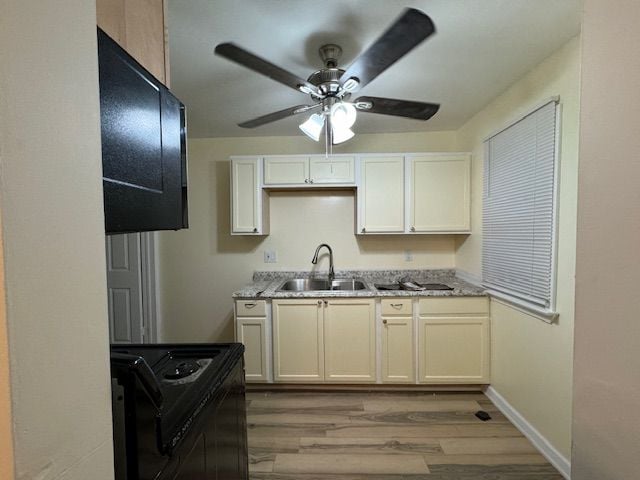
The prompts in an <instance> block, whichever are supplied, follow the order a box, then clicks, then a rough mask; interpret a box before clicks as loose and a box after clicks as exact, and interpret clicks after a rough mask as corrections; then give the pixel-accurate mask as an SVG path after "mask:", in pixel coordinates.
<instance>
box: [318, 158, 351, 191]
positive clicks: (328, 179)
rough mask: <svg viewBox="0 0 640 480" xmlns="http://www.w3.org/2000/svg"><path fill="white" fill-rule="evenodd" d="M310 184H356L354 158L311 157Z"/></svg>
mask: <svg viewBox="0 0 640 480" xmlns="http://www.w3.org/2000/svg"><path fill="white" fill-rule="evenodd" d="M309 177H310V182H311V183H314V184H317V183H355V181H356V174H355V159H354V157H328V158H327V157H324V156H320V157H311V158H310V159H309Z"/></svg>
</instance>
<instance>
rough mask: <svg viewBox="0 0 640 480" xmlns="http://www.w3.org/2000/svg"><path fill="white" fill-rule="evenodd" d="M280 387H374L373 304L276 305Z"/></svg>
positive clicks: (318, 302)
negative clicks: (301, 384)
mask: <svg viewBox="0 0 640 480" xmlns="http://www.w3.org/2000/svg"><path fill="white" fill-rule="evenodd" d="M273 335H274V336H273V353H274V354H273V361H274V380H275V381H276V382H319V381H326V382H348V383H353V382H375V380H376V368H375V365H376V361H375V360H376V351H375V348H376V341H375V303H374V300H372V299H323V300H318V299H299V300H290V299H287V300H274V301H273Z"/></svg>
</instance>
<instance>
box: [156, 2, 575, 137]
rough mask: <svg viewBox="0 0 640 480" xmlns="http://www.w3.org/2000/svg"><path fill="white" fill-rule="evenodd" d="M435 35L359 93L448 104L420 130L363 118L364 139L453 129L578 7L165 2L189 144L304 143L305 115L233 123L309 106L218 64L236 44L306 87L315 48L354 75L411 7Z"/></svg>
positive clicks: (570, 27) (540, 54) (558, 36)
mask: <svg viewBox="0 0 640 480" xmlns="http://www.w3.org/2000/svg"><path fill="white" fill-rule="evenodd" d="M407 6H410V7H414V8H418V9H420V10H422V11H424V12H425V13H427V14H428V15H429V16H430V17H431V18H432V19H433V21H434V23H435V25H436V29H437V31H436V34H435V35H433V36H432V37H430V38H429V39H427V40H426V41H425V42H423V43H422V44H420V45H419V46H418V47H417V48H415V49H414V50H413V51H411V52H410V53H409V54H407V55H406V56H405V57H403V58H402V59H401V60H400V61H398V62H397V63H395V64H394V65H392V66H391V67H390V68H389V69H388V70H387V71H386V72H384V73H383V74H381V75H380V76H379V77H378V78H377V79H375V80H374V81H373V82H371V83H370V84H369V85H367V86H366V87H365V88H363V89H362V90H361V92H360V93H361V94H362V95H370V96H381V97H391V98H401V99H406V100H419V101H427V102H435V103H440V104H441V108H440V111H439V112H438V113H437V114H436V115H435V116H434V117H433V118H432V119H431V120H429V121H427V122H422V121H417V120H408V119H402V118H398V117H391V116H386V115H375V114H359V115H358V120H357V122H356V125H355V127H354V130H355V131H356V133H382V132H417V131H426V130H432V131H433V130H452V129H457V128H459V127H460V126H461V125H462V124H463V123H464V122H465V121H466V120H468V119H469V118H470V117H471V116H473V115H474V114H475V113H476V112H478V111H479V110H481V109H482V107H483V106H484V105H486V104H487V103H488V102H489V101H491V100H492V99H493V98H495V97H496V96H497V95H499V94H500V93H501V92H503V91H504V90H505V89H506V88H507V87H508V86H509V85H511V84H512V83H513V82H514V81H516V80H517V79H518V78H520V77H521V76H522V75H524V74H525V73H526V72H527V71H529V70H530V69H531V68H533V67H534V66H535V65H537V64H538V63H540V62H541V61H542V60H543V59H544V58H546V57H547V56H549V55H550V54H551V53H552V52H554V51H555V50H556V49H558V48H559V47H560V46H561V45H563V44H564V43H565V42H567V41H568V40H569V39H570V38H571V37H573V36H575V35H576V34H577V33H578V32H579V31H580V17H581V0H419V1H408V2H403V1H397V0H320V1H318V0H169V17H168V24H169V44H170V62H171V90H172V91H173V92H174V93H175V94H176V95H177V96H178V97H179V98H180V99H181V100H182V101H183V102H184V103H185V104H186V105H187V108H188V116H189V134H190V136H193V137H238V136H266V135H275V136H279V135H297V134H299V133H300V131H299V130H298V129H297V125H298V124H299V123H301V122H302V120H303V119H304V118H306V116H304V115H300V116H298V117H293V118H288V119H285V120H281V121H278V122H274V123H271V124H268V125H264V126H262V127H258V128H255V129H243V128H240V127H238V126H237V125H236V124H237V123H239V122H242V121H246V120H249V119H252V118H255V117H258V116H261V115H264V114H267V113H270V112H273V111H276V110H281V109H283V108H286V107H290V106H294V105H300V104H306V103H309V102H310V98H309V97H308V96H306V95H304V94H302V93H299V92H297V91H295V90H293V89H290V88H287V87H286V86H284V85H281V84H279V83H277V82H275V81H273V80H271V79H269V78H267V77H264V76H262V75H259V74H257V73H254V72H252V71H250V70H248V69H246V68H244V67H241V66H239V65H236V64H234V63H232V62H230V61H228V60H226V59H224V58H222V57H218V56H216V55H214V53H213V49H214V48H215V46H216V45H217V44H219V43H222V42H234V43H236V44H238V45H240V46H242V47H244V48H246V49H247V50H249V51H251V52H253V53H255V54H256V55H258V56H261V57H263V58H265V59H267V60H269V61H271V62H273V63H275V64H276V65H279V66H281V67H282V68H285V69H287V70H289V71H291V72H292V73H294V74H296V75H298V76H300V77H302V78H306V77H307V76H308V75H309V74H311V73H312V72H313V71H314V70H317V69H319V68H320V67H321V66H322V65H321V61H320V58H319V57H318V54H317V50H318V47H320V45H323V44H325V43H338V44H339V45H341V46H342V48H343V50H344V53H343V58H342V61H341V62H340V66H341V67H343V68H346V67H347V66H348V65H349V63H350V62H351V61H352V60H353V59H355V57H356V56H357V55H358V53H360V52H361V51H363V50H364V49H365V48H366V47H367V46H368V45H370V44H371V43H372V42H373V41H374V40H375V39H376V38H378V36H379V35H381V34H382V32H383V31H384V30H386V28H387V27H388V26H389V25H390V24H391V23H392V22H393V21H394V20H395V18H396V17H397V16H398V15H399V14H400V13H401V12H402V10H403V9H404V8H405V7H407Z"/></svg>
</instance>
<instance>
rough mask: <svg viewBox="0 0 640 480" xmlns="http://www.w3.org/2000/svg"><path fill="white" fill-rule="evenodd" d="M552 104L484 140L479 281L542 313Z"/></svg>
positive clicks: (551, 243) (550, 264)
mask: <svg viewBox="0 0 640 480" xmlns="http://www.w3.org/2000/svg"><path fill="white" fill-rule="evenodd" d="M556 109H557V101H556V100H553V101H550V102H548V103H546V104H545V105H543V106H542V107H540V108H537V109H536V110H534V111H533V112H531V113H529V114H528V115H526V116H525V117H524V118H522V119H520V120H518V121H517V122H515V123H513V124H511V125H510V126H508V127H507V128H505V129H503V130H501V131H500V132H498V133H496V134H495V135H493V136H491V137H489V138H488V139H487V140H486V141H485V146H486V155H485V175H484V192H483V247H482V276H483V283H484V285H485V287H487V288H488V289H489V291H490V292H492V291H493V292H494V293H497V294H503V295H505V296H507V297H508V298H509V299H512V300H515V301H516V303H518V304H520V305H521V306H524V307H530V308H533V309H534V310H536V311H540V312H547V313H550V311H552V310H553V308H554V277H555V262H554V253H555V234H556V232H555V230H556V228H555V217H556V215H555V208H556V206H555V203H556V198H555V197H556V188H555V185H556V172H557V165H556V163H557V162H556V157H557V155H556V138H557V135H556V132H557V127H558V126H557V120H556V119H557V114H556ZM498 296H499V295H498Z"/></svg>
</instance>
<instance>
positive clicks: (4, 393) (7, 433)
mask: <svg viewBox="0 0 640 480" xmlns="http://www.w3.org/2000/svg"><path fill="white" fill-rule="evenodd" d="M0 158H1V157H0ZM2 250H3V249H2V208H1V205H0V478H2V479H3V480H12V479H13V438H12V435H11V384H10V381H11V379H10V378H9V341H8V338H7V315H6V308H5V307H6V305H5V300H6V290H5V287H4V252H3V251H2Z"/></svg>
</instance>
